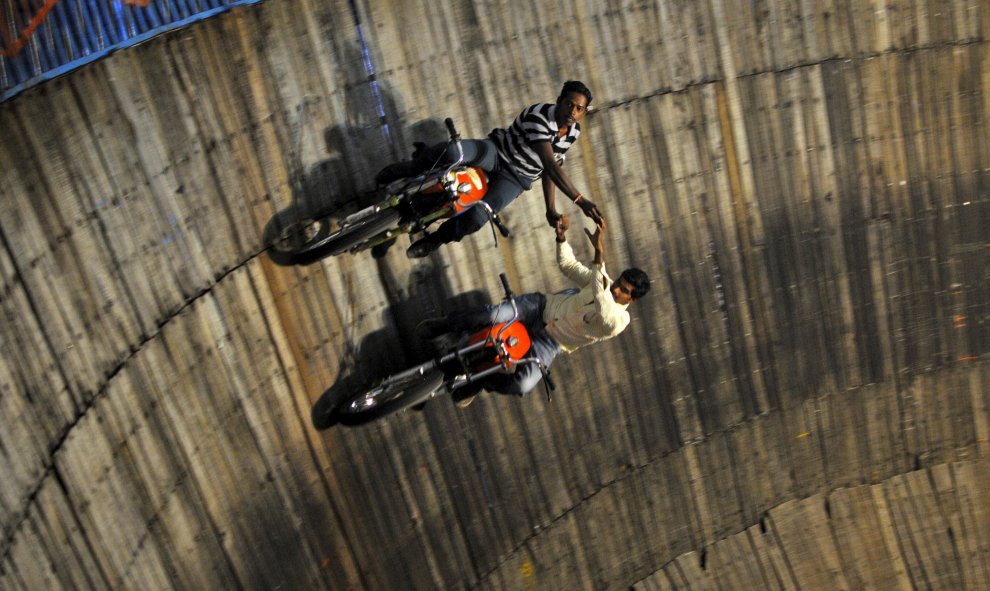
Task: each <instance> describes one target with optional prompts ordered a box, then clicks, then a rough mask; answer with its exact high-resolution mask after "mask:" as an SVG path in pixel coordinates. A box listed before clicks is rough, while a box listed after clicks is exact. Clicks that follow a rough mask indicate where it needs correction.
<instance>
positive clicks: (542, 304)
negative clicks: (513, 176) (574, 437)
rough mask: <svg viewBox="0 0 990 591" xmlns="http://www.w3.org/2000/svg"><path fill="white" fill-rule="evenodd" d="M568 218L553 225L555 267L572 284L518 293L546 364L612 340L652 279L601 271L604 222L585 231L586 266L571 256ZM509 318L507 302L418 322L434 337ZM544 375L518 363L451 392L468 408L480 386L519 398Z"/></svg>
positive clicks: (534, 349) (535, 349)
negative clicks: (590, 257)
mask: <svg viewBox="0 0 990 591" xmlns="http://www.w3.org/2000/svg"><path fill="white" fill-rule="evenodd" d="M569 225H570V222H569V220H568V218H567V216H566V215H563V216H561V217H560V219H559V220H558V222H557V224H556V226H555V228H554V229H555V232H556V235H557V265H558V266H559V267H560V270H561V271H562V272H563V273H564V275H565V276H566V277H567V278H568V279H570V280H571V281H572V282H573V283H574V285H575V287H573V288H571V289H567V290H564V291H562V292H558V293H555V294H549V295H544V294H542V293H538V292H537V293H527V294H524V295H521V296H517V297H516V306H517V308H518V310H519V320H520V322H522V323H523V325H525V326H526V329H527V330H528V331H529V336H530V339H531V341H532V346H531V348H530V351H529V353H528V354H527V355H528V356H537V357H539V358H540V360H541V361H542V362H543V364H544V365H545V366H547V367H549V366H550V364H551V363H552V362H553V360H554V358H555V357H556V356H557V353H559V352H560V351H564V352H565V353H570V352H572V351H575V350H577V349H579V348H581V347H583V346H585V345H588V344H590V343H595V342H598V341H603V340H605V339H610V338H612V337H614V336H616V335H618V334H619V333H621V332H622V331H623V330H625V328H626V327H627V326H629V312H628V311H627V308H628V307H629V305H630V304H632V303H633V302H635V301H636V300H638V299H639V298H641V297H643V296H644V295H646V294H647V292H649V290H650V279H649V277H648V276H647V275H646V273H644V272H643V271H642V270H640V269H637V268H634V267H633V268H629V269H626V270H625V271H623V272H622V274H621V275H620V276H619V278H618V279H617V280H616V281H612V279H611V278H610V277H609V276H608V274H607V273H606V272H605V250H604V242H603V240H604V234H605V222H604V220H603V221H602V223H601V224H600V225H598V226H597V227H596V229H595V232H594V233H591V232H589V231H588V230H587V229H585V234H586V235H587V236H588V239H589V240H590V241H591V244H592V246H593V247H594V249H595V258H594V261H593V262H592V264H591V266H590V267H587V266H585V265H583V264H582V263H580V262H579V261H578V260H577V259H576V258H575V257H574V251H573V250H572V249H571V245H570V244H568V243H567V237H566V232H567V229H568V227H569ZM511 317H512V307H511V306H510V305H509V304H507V303H502V304H498V305H489V306H485V307H483V308H480V309H476V310H468V311H465V312H461V313H455V314H452V315H451V316H449V317H448V318H434V319H429V320H425V321H423V323H421V324H420V328H419V331H420V334H421V336H424V337H432V336H436V335H438V334H441V333H443V332H447V331H467V330H471V329H474V328H477V327H481V326H486V325H491V324H494V323H497V322H505V321H507V320H509V319H510V318H511ZM541 378H542V374H541V372H540V370H539V368H538V367H536V366H535V364H523V365H517V366H516V371H515V372H514V373H511V374H496V375H493V376H490V377H488V378H485V379H484V380H482V381H481V382H479V384H476V385H475V386H476V387H474V388H472V387H471V385H468V386H465V387H463V388H461V389H459V390H458V391H456V392H454V399H455V400H456V401H457V402H458V406H466V405H467V403H469V402H470V401H471V400H472V399H473V397H474V394H476V393H477V392H478V390H479V389H480V388H482V387H483V388H485V389H486V390H490V391H493V392H499V393H502V394H514V395H517V396H522V395H524V394H526V393H527V392H529V391H530V390H532V389H533V388H534V387H535V386H536V384H537V383H539V381H540V379H541Z"/></svg>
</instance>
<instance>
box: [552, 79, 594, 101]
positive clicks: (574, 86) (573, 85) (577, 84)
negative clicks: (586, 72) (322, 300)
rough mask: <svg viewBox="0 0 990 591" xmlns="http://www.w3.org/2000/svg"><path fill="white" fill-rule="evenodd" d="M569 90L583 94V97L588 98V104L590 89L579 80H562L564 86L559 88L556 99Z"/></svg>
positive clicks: (562, 96) (569, 91)
mask: <svg viewBox="0 0 990 591" xmlns="http://www.w3.org/2000/svg"><path fill="white" fill-rule="evenodd" d="M571 92H576V93H578V94H583V95H584V98H586V99H588V104H589V105H590V104H591V99H592V97H591V91H590V90H588V87H587V86H585V85H584V82H581V81H579V80H568V81H567V82H564V87H563V88H561V89H560V96H559V97H557V100H560V99H562V98H564V96H566V95H567V94H568V93H571Z"/></svg>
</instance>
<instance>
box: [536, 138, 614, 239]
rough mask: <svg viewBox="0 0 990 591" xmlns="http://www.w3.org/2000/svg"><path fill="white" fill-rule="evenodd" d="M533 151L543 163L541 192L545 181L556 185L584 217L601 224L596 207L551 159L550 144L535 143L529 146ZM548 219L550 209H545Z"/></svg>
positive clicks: (544, 189) (549, 203)
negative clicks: (578, 208) (548, 180)
mask: <svg viewBox="0 0 990 591" xmlns="http://www.w3.org/2000/svg"><path fill="white" fill-rule="evenodd" d="M531 145H532V146H533V149H534V150H535V151H536V155H537V156H539V157H540V162H542V163H543V179H544V181H543V182H544V185H543V192H544V196H545V195H546V190H547V189H546V187H547V185H546V179H548V178H549V179H550V181H551V182H552V183H553V184H554V185H556V186H557V187H558V188H559V189H560V190H561V191H562V192H563V193H564V194H565V195H567V197H568V198H570V200H571V201H573V202H574V204H575V205H577V206H578V207H580V208H581V211H582V212H584V215H586V216H588V217H589V218H591V219H592V220H593V221H594V222H595V223H596V224H600V223H601V222H602V219H604V218H602V214H601V212H599V211H598V206H597V205H595V204H594V203H592V202H591V200H589V199H585V198H584V195H582V194H581V193H580V192H579V191H578V190H577V189H576V188H574V184H573V183H571V179H570V178H569V177H568V176H567V173H565V172H564V169H563V168H561V167H560V164H558V163H557V159H556V158H554V157H553V148H551V147H550V142H537V143H535V144H531ZM547 203H548V205H552V204H553V200H552V198H551V199H548V200H547ZM549 218H550V209H549V207H548V208H547V219H548V220H549Z"/></svg>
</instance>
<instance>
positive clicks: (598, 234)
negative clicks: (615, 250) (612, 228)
mask: <svg viewBox="0 0 990 591" xmlns="http://www.w3.org/2000/svg"><path fill="white" fill-rule="evenodd" d="M584 233H585V234H586V235H587V236H588V240H590V241H591V246H593V247H594V248H595V262H596V263H603V262H604V261H605V246H604V240H603V238H604V236H605V220H602V222H601V223H600V224H598V226H597V227H596V228H595V233H594V234H592V233H591V232H589V231H588V228H585V229H584Z"/></svg>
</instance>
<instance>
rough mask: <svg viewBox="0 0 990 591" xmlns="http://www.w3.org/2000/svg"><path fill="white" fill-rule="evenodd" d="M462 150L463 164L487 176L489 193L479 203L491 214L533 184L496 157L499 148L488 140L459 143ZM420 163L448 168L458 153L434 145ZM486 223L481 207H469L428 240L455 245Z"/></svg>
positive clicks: (449, 148)
mask: <svg viewBox="0 0 990 591" xmlns="http://www.w3.org/2000/svg"><path fill="white" fill-rule="evenodd" d="M461 148H462V149H463V150H464V163H465V164H468V165H469V166H475V167H477V168H480V169H482V170H484V171H485V172H486V173H487V174H488V193H487V194H486V195H485V197H484V198H483V199H482V201H484V202H485V203H487V204H488V206H489V207H491V208H492V211H493V212H495V213H498V212H500V211H502V210H503V209H505V208H506V207H507V206H508V205H509V204H510V203H512V202H513V201H514V200H515V198H516V197H518V196H519V194H520V193H522V192H523V191H526V190H529V188H530V187H532V186H533V183H532V181H530V180H529V179H527V178H524V177H521V176H519V175H518V174H517V173H516V172H515V171H514V170H513V169H512V166H511V165H510V164H509V163H508V162H506V161H505V160H503V159H502V157H501V156H499V155H498V148H496V147H495V143H494V142H492V141H491V140H489V139H483V140H462V141H461ZM421 159H422V160H423V161H428V162H429V163H434V162H440V161H443V162H446V163H448V164H449V163H450V162H453V161H454V160H456V159H457V151H456V149H455V147H454V146H453V145H449V146H448V145H447V144H446V143H442V144H437V145H435V146H432V147H430V148H427V149H426V151H425V153H424V154H423V156H421ZM417 160H420V159H417ZM487 222H488V213H487V212H486V211H485V208H484V207H481V206H475V207H469V208H468V209H466V210H464V211H462V212H461V213H459V214H457V215H455V216H454V217H452V218H450V219H448V220H447V221H445V222H444V223H443V224H441V225H440V227H439V228H437V230H436V231H435V232H434V233H433V234H432V235H431V238H430V239H431V240H433V241H435V242H439V243H441V244H444V243H447V242H458V241H460V239H461V238H464V237H465V236H467V235H468V234H472V233H474V232H477V231H478V230H480V229H481V228H482V227H483V226H484V225H485V224H486V223H487Z"/></svg>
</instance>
